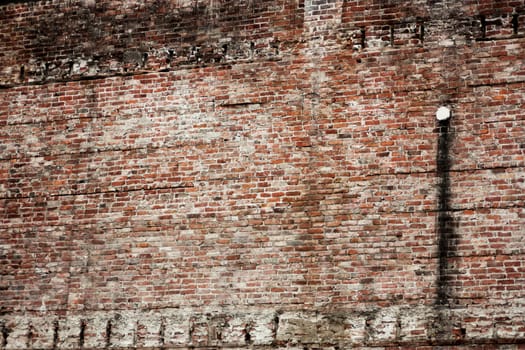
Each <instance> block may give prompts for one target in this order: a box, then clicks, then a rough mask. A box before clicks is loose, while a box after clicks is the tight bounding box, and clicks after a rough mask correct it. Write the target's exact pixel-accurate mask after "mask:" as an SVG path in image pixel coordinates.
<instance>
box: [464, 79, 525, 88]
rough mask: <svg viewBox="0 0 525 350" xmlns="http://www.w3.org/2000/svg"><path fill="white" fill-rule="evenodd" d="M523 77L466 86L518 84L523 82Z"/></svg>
mask: <svg viewBox="0 0 525 350" xmlns="http://www.w3.org/2000/svg"><path fill="white" fill-rule="evenodd" d="M524 83H525V79H520V80H510V81H498V82H492V83H481V84H467V85H466V87H469V88H477V87H484V86H488V87H490V86H505V85H519V84H524Z"/></svg>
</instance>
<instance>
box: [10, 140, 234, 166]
mask: <svg viewBox="0 0 525 350" xmlns="http://www.w3.org/2000/svg"><path fill="white" fill-rule="evenodd" d="M220 142H225V141H224V140H222V139H218V140H212V141H186V142H183V141H180V143H174V144H171V145H170V144H165V145H158V146H157V145H155V146H150V145H147V146H142V147H124V148H120V147H115V148H113V147H108V148H100V149H98V148H96V149H89V150H85V151H81V152H60V153H42V154H37V155H24V156H20V157H8V158H0V161H11V160H17V159H27V158H30V159H32V158H44V157H62V156H81V155H82V156H84V155H90V154H99V153H106V152H108V153H109V152H131V151H142V150H145V151H149V150H160V149H166V150H170V149H175V148H180V147H186V146H200V145H215V144H216V143H220Z"/></svg>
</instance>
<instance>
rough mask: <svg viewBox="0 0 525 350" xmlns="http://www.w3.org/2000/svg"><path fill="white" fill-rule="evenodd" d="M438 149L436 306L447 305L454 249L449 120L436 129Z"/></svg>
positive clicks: (439, 124) (442, 122)
mask: <svg viewBox="0 0 525 350" xmlns="http://www.w3.org/2000/svg"><path fill="white" fill-rule="evenodd" d="M437 131H438V133H439V136H438V149H437V155H436V163H437V171H436V175H437V177H438V181H439V182H438V196H437V197H438V203H437V213H438V214H437V238H438V266H439V268H438V276H437V281H436V282H437V296H436V303H437V304H438V305H447V304H448V303H449V298H450V288H449V283H448V281H449V274H450V266H449V257H450V256H452V255H453V253H454V251H455V247H454V245H453V244H452V243H453V240H452V238H453V236H454V231H455V222H454V218H453V216H452V215H451V206H450V197H451V190H450V168H451V163H452V162H451V157H450V145H451V138H452V136H451V131H450V119H448V120H444V121H439V122H438V129H437Z"/></svg>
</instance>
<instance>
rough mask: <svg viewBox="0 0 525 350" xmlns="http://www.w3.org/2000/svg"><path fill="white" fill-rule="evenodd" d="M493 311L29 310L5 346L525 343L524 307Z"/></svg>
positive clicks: (0, 325)
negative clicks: (40, 311)
mask: <svg viewBox="0 0 525 350" xmlns="http://www.w3.org/2000/svg"><path fill="white" fill-rule="evenodd" d="M521 304H523V303H521ZM493 310H495V311H491V314H490V315H488V314H487V309H486V308H484V307H481V306H476V307H472V306H470V307H461V308H450V307H446V306H432V305H430V306H425V305H423V306H388V307H383V308H380V307H376V306H374V307H368V308H360V309H355V310H337V311H307V310H303V311H296V310H287V311H284V310H282V309H261V308H253V309H251V308H242V309H241V308H239V310H234V309H221V308H209V309H207V310H206V311H204V312H203V311H200V310H199V311H196V310H193V309H179V308H166V309H157V310H113V311H107V310H106V311H84V312H77V313H74V312H67V313H65V314H60V313H59V312H55V313H52V312H46V313H39V312H31V313H28V312H26V313H23V314H11V315H3V316H0V349H6V350H7V349H74V348H83V349H99V348H108V347H111V348H122V349H125V348H182V347H192V348H207V347H217V346H220V347H246V346H250V347H251V348H265V347H268V346H294V345H310V346H336V347H348V346H383V347H388V346H403V345H411V346H414V345H415V344H418V345H421V346H425V345H472V344H510V343H512V344H518V343H525V327H524V326H523V324H524V317H525V316H524V315H525V312H524V311H525V309H524V308H523V307H520V306H518V307H516V306H512V307H509V306H499V307H494V309H493ZM497 310H500V311H501V313H498V311H497ZM498 314H499V315H505V316H504V317H500V316H498Z"/></svg>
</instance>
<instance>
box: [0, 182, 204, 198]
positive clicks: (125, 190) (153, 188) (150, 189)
mask: <svg viewBox="0 0 525 350" xmlns="http://www.w3.org/2000/svg"><path fill="white" fill-rule="evenodd" d="M193 187H194V186H193V185H185V184H180V185H175V186H159V187H141V188H130V189H114V190H105V191H93V192H78V193H49V194H46V195H34V196H17V197H0V199H5V200H11V199H28V198H57V197H73V196H89V195H96V194H109V193H130V192H131V193H133V192H140V191H159V190H174V189H179V188H193Z"/></svg>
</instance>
